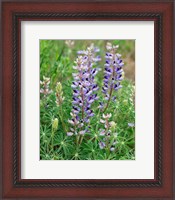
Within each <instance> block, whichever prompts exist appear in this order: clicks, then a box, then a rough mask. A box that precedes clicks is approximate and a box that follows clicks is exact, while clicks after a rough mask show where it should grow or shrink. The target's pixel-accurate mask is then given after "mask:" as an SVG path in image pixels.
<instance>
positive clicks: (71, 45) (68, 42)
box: [65, 40, 75, 48]
mask: <svg viewBox="0 0 175 200" xmlns="http://www.w3.org/2000/svg"><path fill="white" fill-rule="evenodd" d="M65 44H66V45H67V46H68V47H69V48H73V47H74V44H75V42H74V41H73V40H66V41H65Z"/></svg>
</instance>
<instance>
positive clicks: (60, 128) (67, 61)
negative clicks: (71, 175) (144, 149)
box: [40, 40, 135, 160]
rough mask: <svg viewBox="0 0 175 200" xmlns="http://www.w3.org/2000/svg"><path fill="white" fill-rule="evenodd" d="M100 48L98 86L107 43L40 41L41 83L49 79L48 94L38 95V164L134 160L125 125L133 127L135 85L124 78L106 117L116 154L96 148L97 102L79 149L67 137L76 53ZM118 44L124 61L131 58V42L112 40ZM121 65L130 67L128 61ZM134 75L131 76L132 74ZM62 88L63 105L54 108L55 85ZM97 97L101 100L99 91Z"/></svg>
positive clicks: (128, 128) (131, 131) (132, 136)
mask: <svg viewBox="0 0 175 200" xmlns="http://www.w3.org/2000/svg"><path fill="white" fill-rule="evenodd" d="M92 42H93V43H94V44H95V46H98V47H99V48H100V50H101V51H100V56H101V57H102V61H101V62H100V64H99V66H98V67H100V68H101V71H100V72H99V74H98V75H97V77H96V81H97V83H98V85H99V86H100V90H101V86H102V80H103V69H104V62H105V59H104V55H105V51H106V50H105V45H106V42H107V41H103V40H99V41H97V40H94V41H88V40H87V41H74V43H75V44H74V45H72V46H71V47H70V46H69V45H67V44H66V43H65V41H64V40H60V41H59V40H40V80H43V76H45V77H49V78H50V85H49V89H50V90H52V92H51V93H50V94H48V95H47V96H44V95H43V94H41V95H40V159H41V160H133V159H135V127H131V126H128V123H135V105H134V103H135V102H134V95H135V87H134V82H133V81H131V80H128V79H127V77H125V78H124V80H123V81H122V83H121V84H122V86H123V87H122V88H121V89H120V90H119V91H118V93H117V100H116V101H115V103H114V102H110V104H109V107H108V110H107V111H106V113H111V114H112V117H111V118H110V121H114V122H115V123H116V127H115V128H114V130H113V138H112V140H114V139H115V140H116V148H115V151H112V152H107V151H106V150H105V149H100V148H99V141H100V139H101V136H100V135H99V130H100V129H101V128H103V124H101V123H100V119H101V118H102V114H103V113H101V112H100V111H99V109H98V102H95V103H94V104H93V109H94V110H95V115H94V117H92V119H91V122H90V126H91V129H90V133H88V134H85V135H84V137H83V140H82V143H81V145H77V144H76V137H75V136H71V137H70V136H67V134H66V133H67V132H68V131H69V129H70V124H69V123H68V119H70V112H71V106H72V104H71V101H72V89H71V87H70V86H71V82H72V80H73V78H72V72H73V69H72V66H73V64H74V60H75V59H76V57H77V51H78V50H84V49H86V48H87V46H89V45H90V44H91V43H92ZM110 42H111V43H113V44H119V45H120V47H119V49H120V50H119V51H120V53H121V54H122V56H123V58H125V57H126V55H128V54H130V56H131V57H134V41H132V40H130V41H129V40H114V41H110ZM124 62H125V64H126V65H129V63H127V61H125V59H124ZM133 73H134V72H133ZM58 82H60V83H61V85H62V94H61V95H62V96H63V97H64V98H63V99H64V101H63V102H62V103H61V105H59V106H58V105H57V104H56V96H55V93H56V85H57V83H58ZM100 90H99V91H98V96H99V98H100V99H103V95H102V93H101V91H100Z"/></svg>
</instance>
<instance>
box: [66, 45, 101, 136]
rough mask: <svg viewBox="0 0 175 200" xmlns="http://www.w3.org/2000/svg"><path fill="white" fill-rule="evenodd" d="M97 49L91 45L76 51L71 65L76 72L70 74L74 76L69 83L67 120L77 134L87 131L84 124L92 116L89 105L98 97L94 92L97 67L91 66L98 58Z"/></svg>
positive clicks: (96, 86) (96, 87)
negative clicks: (68, 115)
mask: <svg viewBox="0 0 175 200" xmlns="http://www.w3.org/2000/svg"><path fill="white" fill-rule="evenodd" d="M97 51H98V49H97V48H95V47H94V46H92V45H91V46H90V47H88V48H87V50H86V51H78V54H79V56H78V58H77V59H76V61H75V66H73V68H74V69H75V70H76V71H77V72H76V73H73V74H72V75H73V78H74V81H73V82H72V85H71V87H72V90H73V97H72V111H71V113H72V114H71V116H72V119H71V120H69V121H68V122H69V123H70V124H71V125H72V126H73V127H74V132H75V131H76V130H77V129H80V130H79V131H77V132H78V134H79V135H84V134H85V133H86V132H87V131H88V128H86V126H87V124H88V123H89V121H90V118H91V117H93V116H94V112H93V110H92V109H91V105H92V104H93V103H94V101H96V100H97V99H98V96H97V94H96V93H95V92H96V91H97V90H98V89H99V88H98V85H97V84H96V83H95V81H94V78H95V76H96V74H97V73H98V69H97V68H94V67H93V66H94V64H95V63H96V62H98V60H99V57H98V59H97V57H95V52H97ZM69 135H70V134H69Z"/></svg>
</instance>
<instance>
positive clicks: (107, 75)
mask: <svg viewBox="0 0 175 200" xmlns="http://www.w3.org/2000/svg"><path fill="white" fill-rule="evenodd" d="M118 47H119V46H118V45H116V46H114V45H112V44H111V43H109V42H108V43H107V45H106V49H107V50H108V51H109V52H107V53H106V56H105V58H106V63H105V68H104V79H103V87H102V92H103V93H104V99H105V100H106V101H107V102H106V106H105V108H104V112H105V111H106V109H107V108H108V105H109V103H110V101H111V99H112V100H113V101H115V99H116V96H115V97H113V98H112V95H113V92H114V91H118V90H119V89H120V88H121V87H122V85H121V84H120V82H121V81H122V80H123V69H122V68H123V66H124V63H123V61H122V60H121V55H120V54H118V53H116V51H117V49H118Z"/></svg>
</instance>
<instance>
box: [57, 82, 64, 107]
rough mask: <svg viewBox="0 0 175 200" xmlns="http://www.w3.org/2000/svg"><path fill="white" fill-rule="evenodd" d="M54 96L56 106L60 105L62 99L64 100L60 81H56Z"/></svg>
mask: <svg viewBox="0 0 175 200" xmlns="http://www.w3.org/2000/svg"><path fill="white" fill-rule="evenodd" d="M55 96H56V101H55V102H56V104H57V106H60V105H61V104H62V103H63V101H64V99H65V98H64V97H63V91H62V85H61V83H60V82H58V83H57V85H56V92H55Z"/></svg>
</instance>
